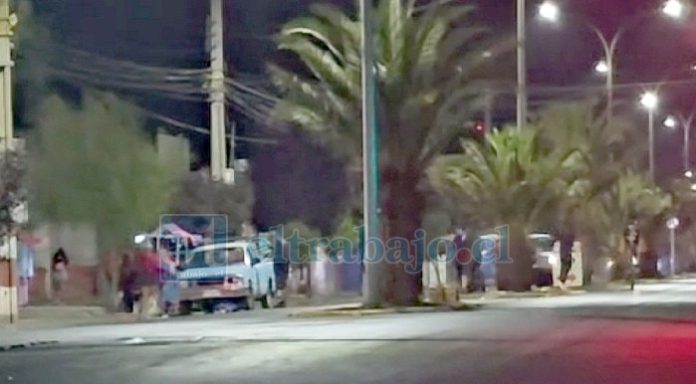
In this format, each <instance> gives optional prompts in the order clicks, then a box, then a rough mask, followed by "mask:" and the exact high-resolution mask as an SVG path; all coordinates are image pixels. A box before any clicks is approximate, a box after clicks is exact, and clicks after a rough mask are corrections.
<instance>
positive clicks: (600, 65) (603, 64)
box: [594, 60, 609, 75]
mask: <svg viewBox="0 0 696 384" xmlns="http://www.w3.org/2000/svg"><path fill="white" fill-rule="evenodd" d="M594 70H595V72H597V73H601V74H603V75H606V74H608V73H609V64H607V61H606V60H600V61H598V62H597V64H595V67H594Z"/></svg>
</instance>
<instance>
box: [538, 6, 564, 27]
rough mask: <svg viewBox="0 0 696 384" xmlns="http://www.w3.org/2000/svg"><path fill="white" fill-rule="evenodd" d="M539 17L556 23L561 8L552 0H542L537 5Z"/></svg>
mask: <svg viewBox="0 0 696 384" xmlns="http://www.w3.org/2000/svg"><path fill="white" fill-rule="evenodd" d="M539 17H541V18H542V19H543V20H546V21H548V22H551V23H556V22H558V20H559V19H560V17H561V9H560V8H558V4H556V3H555V2H553V1H544V2H543V3H541V5H539Z"/></svg>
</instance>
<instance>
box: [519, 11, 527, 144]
mask: <svg viewBox="0 0 696 384" xmlns="http://www.w3.org/2000/svg"><path fill="white" fill-rule="evenodd" d="M526 18H527V5H526V1H525V0H517V130H518V131H521V130H522V128H524V126H525V124H527V22H526V21H527V20H526Z"/></svg>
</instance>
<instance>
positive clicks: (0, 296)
mask: <svg viewBox="0 0 696 384" xmlns="http://www.w3.org/2000/svg"><path fill="white" fill-rule="evenodd" d="M15 24H17V19H16V16H15V15H14V14H10V5H9V0H0V69H1V70H2V75H1V76H0V83H1V84H0V95H2V96H1V100H0V112H1V113H2V115H1V116H0V125H1V126H0V151H8V150H11V149H12V148H13V146H14V133H13V121H12V120H13V119H12V65H13V62H12V41H11V38H12V27H14V26H15ZM16 260H17V241H16V238H15V237H14V236H7V237H5V238H4V239H0V324H3V323H5V324H6V323H10V324H11V323H15V322H16V321H17V313H18V311H17V273H16Z"/></svg>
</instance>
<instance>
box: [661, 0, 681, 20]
mask: <svg viewBox="0 0 696 384" xmlns="http://www.w3.org/2000/svg"><path fill="white" fill-rule="evenodd" d="M686 11H687V9H686V5H684V3H683V2H682V1H681V0H667V1H665V3H664V4H663V5H662V13H663V14H664V15H665V16H667V17H670V18H672V19H681V18H682V17H684V16H685V15H686Z"/></svg>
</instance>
